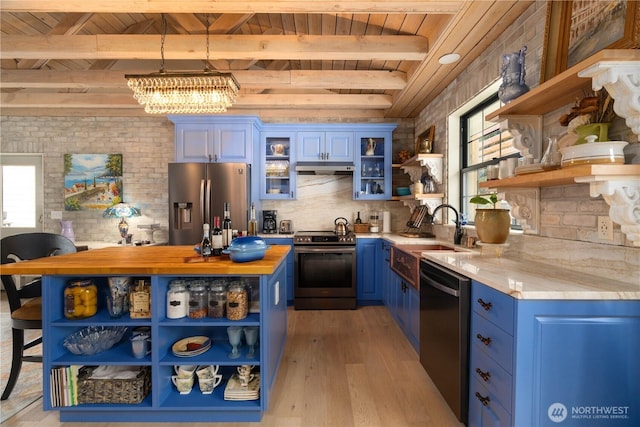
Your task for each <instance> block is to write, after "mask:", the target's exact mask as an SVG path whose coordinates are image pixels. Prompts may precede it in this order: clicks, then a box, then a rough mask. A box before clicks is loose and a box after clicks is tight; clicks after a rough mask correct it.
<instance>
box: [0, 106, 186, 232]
mask: <svg viewBox="0 0 640 427" xmlns="http://www.w3.org/2000/svg"><path fill="white" fill-rule="evenodd" d="M1 144H2V145H1V146H0V152H2V153H42V154H43V157H44V171H43V172H44V180H45V185H44V206H45V218H44V230H45V231H48V232H55V233H59V232H60V225H59V223H58V221H57V220H52V219H50V217H51V211H52V210H59V211H63V214H62V216H63V218H64V219H65V220H71V221H73V228H74V232H75V234H76V236H77V238H78V239H79V240H93V241H103V240H110V241H116V240H117V239H118V237H119V234H118V231H117V228H116V224H117V220H115V219H104V218H103V217H102V212H101V211H79V212H71V211H69V212H66V211H64V198H63V197H64V177H63V173H64V170H63V167H64V164H63V155H64V154H65V153H70V154H110V153H121V154H122V158H123V174H124V176H123V182H124V184H123V190H124V197H125V200H126V201H128V202H131V203H132V204H134V205H135V206H137V207H139V208H140V209H141V210H142V215H143V216H142V217H140V218H133V219H131V220H130V221H129V224H130V232H131V233H133V234H134V239H135V238H142V237H144V234H142V233H139V232H138V230H137V228H136V226H137V224H148V223H151V222H159V223H161V224H162V225H163V227H165V229H166V224H167V221H168V214H167V163H168V162H170V161H173V157H174V133H173V124H172V123H171V122H169V121H168V120H167V119H165V118H164V117H148V118H147V117H144V118H131V117H13V116H12V117H6V116H3V117H2V142H1ZM158 237H162V236H161V234H160V232H158V233H157V234H156V238H158Z"/></svg>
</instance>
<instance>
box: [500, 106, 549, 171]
mask: <svg viewBox="0 0 640 427" xmlns="http://www.w3.org/2000/svg"><path fill="white" fill-rule="evenodd" d="M500 118H501V119H503V120H501V121H500V130H502V131H505V130H508V131H509V132H511V135H513V145H514V147H515V148H516V149H518V150H519V151H520V153H521V154H522V156H524V157H532V158H534V159H537V160H540V158H541V157H542V116H532V115H513V116H511V115H509V116H501V117H500Z"/></svg>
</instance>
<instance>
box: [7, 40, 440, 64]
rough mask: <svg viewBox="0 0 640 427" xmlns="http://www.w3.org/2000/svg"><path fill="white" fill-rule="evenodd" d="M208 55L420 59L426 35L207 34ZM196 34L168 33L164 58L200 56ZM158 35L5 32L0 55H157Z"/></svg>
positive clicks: (201, 46)
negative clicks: (65, 34)
mask: <svg viewBox="0 0 640 427" xmlns="http://www.w3.org/2000/svg"><path fill="white" fill-rule="evenodd" d="M210 40H211V46H213V49H212V50H211V51H210V55H209V56H210V58H211V59H245V60H252V59H258V60H260V59H301V60H305V59H306V60H325V59H326V60H330V59H343V60H371V59H381V60H399V61H401V60H404V61H421V60H423V59H424V58H425V57H426V54H427V39H425V38H424V37H420V36H308V35H307V36H289V35H281V36H263V35H213V36H210ZM204 53H205V40H204V39H203V38H202V36H200V35H168V36H167V37H166V41H165V58H166V59H203V57H204ZM159 54H160V46H159V41H158V36H157V35H114V34H98V35H92V36H84V35H83V36H22V35H3V36H2V38H1V40H0V57H1V58H2V59H6V58H27V59H40V58H56V59H158V57H159Z"/></svg>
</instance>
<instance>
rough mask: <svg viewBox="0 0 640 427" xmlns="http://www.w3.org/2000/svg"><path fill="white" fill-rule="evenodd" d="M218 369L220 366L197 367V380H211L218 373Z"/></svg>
mask: <svg viewBox="0 0 640 427" xmlns="http://www.w3.org/2000/svg"><path fill="white" fill-rule="evenodd" d="M219 368H220V365H206V366H199V367H198V370H197V371H196V374H197V375H198V379H200V380H201V379H203V378H213V377H215V376H216V374H217V373H218V369H219Z"/></svg>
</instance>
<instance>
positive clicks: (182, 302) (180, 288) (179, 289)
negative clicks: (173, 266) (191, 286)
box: [167, 279, 189, 319]
mask: <svg viewBox="0 0 640 427" xmlns="http://www.w3.org/2000/svg"><path fill="white" fill-rule="evenodd" d="M188 314H189V291H188V290H187V284H186V282H185V281H184V280H179V279H178V280H172V281H171V283H169V290H168V291H167V318H168V319H181V318H183V317H187V315H188Z"/></svg>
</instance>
